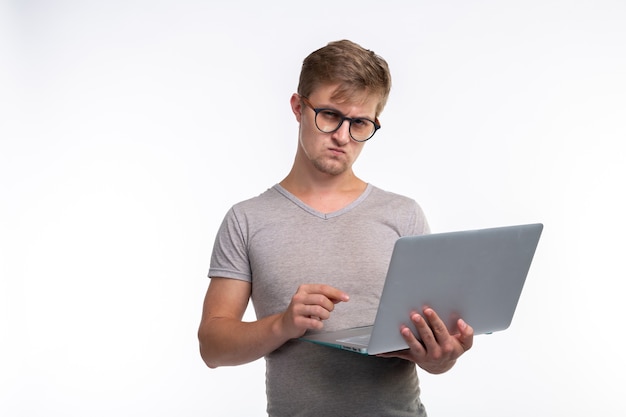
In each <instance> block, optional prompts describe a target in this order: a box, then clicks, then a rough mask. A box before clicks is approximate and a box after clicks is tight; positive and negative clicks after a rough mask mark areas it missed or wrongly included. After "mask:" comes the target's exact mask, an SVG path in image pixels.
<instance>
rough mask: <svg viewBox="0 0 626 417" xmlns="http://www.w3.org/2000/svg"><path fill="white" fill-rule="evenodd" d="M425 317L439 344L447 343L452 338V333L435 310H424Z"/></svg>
mask: <svg viewBox="0 0 626 417" xmlns="http://www.w3.org/2000/svg"><path fill="white" fill-rule="evenodd" d="M424 316H426V319H427V320H428V326H429V327H430V330H431V332H432V334H433V336H434V337H435V339H436V340H437V341H438V342H439V343H443V342H445V341H446V340H447V339H448V338H449V337H450V332H449V331H448V328H447V327H446V324H445V323H444V322H443V320H441V319H440V318H439V316H438V315H437V313H436V312H435V310H433V309H432V308H426V309H424Z"/></svg>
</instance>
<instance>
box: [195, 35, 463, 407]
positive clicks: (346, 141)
mask: <svg viewBox="0 0 626 417" xmlns="http://www.w3.org/2000/svg"><path fill="white" fill-rule="evenodd" d="M390 89H391V77H390V74H389V69H388V67H387V63H386V62H385V61H384V60H383V59H382V58H381V57H379V56H377V55H376V54H374V53H373V52H372V51H368V50H366V49H363V48H362V47H360V46H359V45H357V44H354V43H352V42H350V41H345V40H344V41H339V42H331V43H329V44H328V45H327V46H326V47H323V48H321V49H319V50H317V51H315V52H313V53H312V54H311V55H309V56H308V57H307V58H306V59H305V61H304V63H303V66H302V72H301V75H300V83H299V86H298V93H297V94H293V96H292V97H291V109H292V111H293V113H294V115H295V118H296V120H297V121H298V123H299V132H298V148H297V151H296V156H295V160H294V163H293V166H292V169H291V171H290V172H289V174H288V175H287V176H286V177H285V178H284V179H283V180H282V181H281V182H280V183H279V184H277V185H275V186H274V187H272V188H270V189H269V190H267V191H266V192H264V193H263V194H261V195H259V196H258V197H255V198H252V199H250V200H247V201H244V202H241V203H239V204H236V205H235V206H233V208H232V209H231V210H230V211H229V212H228V213H227V215H226V217H225V219H224V221H223V223H222V225H221V228H220V230H219V232H218V235H217V237H216V240H215V245H214V248H213V254H212V257H211V266H210V270H209V276H210V277H211V283H210V285H209V288H208V290H207V294H206V298H205V302H204V310H203V314H202V321H201V324H200V329H199V332H198V336H199V340H200V352H201V355H202V358H203V360H204V361H205V362H206V364H207V365H208V366H209V367H211V368H215V367H218V366H225V365H238V364H243V363H247V362H250V361H254V360H256V359H259V358H261V357H265V359H266V367H267V372H266V385H267V398H268V403H267V411H268V414H269V415H270V416H291V417H293V416H321V415H323V416H367V415H371V416H424V415H426V412H425V410H424V407H423V405H422V403H421V401H420V397H419V394H420V390H419V381H418V378H417V372H416V366H415V365H417V366H419V367H421V368H422V369H424V370H426V371H428V372H431V373H442V372H445V371H447V370H448V369H450V368H451V367H452V366H453V365H454V363H455V361H456V359H457V358H458V357H459V356H461V355H462V354H463V353H464V352H465V351H466V350H468V349H469V348H470V347H471V346H472V341H473V330H472V328H471V327H470V326H469V325H467V324H465V323H464V322H463V321H462V320H459V322H458V329H457V331H456V332H453V333H454V334H452V335H451V334H449V332H448V330H447V329H446V326H445V325H444V323H443V322H442V321H441V320H440V319H439V318H438V316H437V315H436V313H435V312H434V311H433V310H432V309H426V310H425V311H423V312H419V314H418V312H415V313H414V314H412V315H411V317H410V319H411V320H412V321H413V323H414V324H415V326H416V329H417V330H418V333H419V337H420V338H421V340H422V342H419V341H418V339H417V337H416V335H414V334H413V333H412V332H411V330H409V329H408V328H406V327H405V328H402V329H399V330H398V331H400V332H401V333H402V335H403V337H404V339H405V340H406V342H407V344H408V345H409V347H410V348H409V349H407V350H404V351H400V352H392V353H388V354H384V355H379V356H374V357H372V356H365V355H359V354H355V353H352V352H346V351H341V350H338V349H332V348H328V347H325V346H318V345H315V344H311V343H307V342H303V341H299V340H297V338H298V337H300V336H302V335H303V334H304V333H305V332H307V331H320V330H321V329H324V330H335V329H340V328H347V327H353V326H361V325H368V324H371V323H373V321H374V317H375V314H376V308H377V306H378V300H379V297H380V294H381V292H382V286H383V281H384V279H385V275H386V272H387V266H388V262H389V259H390V257H391V251H392V249H393V245H394V243H395V241H396V239H397V238H398V237H400V236H404V235H416V234H423V233H428V232H429V229H428V224H427V222H426V219H425V217H424V214H423V212H422V210H421V209H420V207H419V206H418V205H417V203H416V202H415V201H413V200H412V199H409V198H407V197H403V196H400V195H397V194H393V193H390V192H386V191H383V190H381V189H379V188H376V187H374V186H373V185H371V184H368V183H366V182H364V181H363V180H361V179H360V178H358V177H357V176H356V175H355V173H354V172H353V170H352V165H353V164H354V162H355V161H356V159H357V158H358V156H359V154H360V152H361V151H362V149H363V147H364V145H365V142H366V141H367V140H368V139H370V138H371V137H372V136H373V135H374V134H375V133H376V131H377V130H378V129H379V128H380V123H379V121H378V116H379V115H380V113H381V112H382V110H383V108H384V106H385V103H386V101H387V97H388V95H389V91H390ZM250 299H251V300H252V302H253V305H254V308H255V311H256V315H257V320H256V321H254V322H242V317H243V314H244V312H245V309H246V307H247V305H248V301H249V300H250Z"/></svg>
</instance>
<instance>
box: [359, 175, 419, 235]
mask: <svg viewBox="0 0 626 417" xmlns="http://www.w3.org/2000/svg"><path fill="white" fill-rule="evenodd" d="M370 187H371V189H372V191H371V192H370V200H371V201H370V204H371V205H372V207H373V208H374V209H375V210H379V212H380V213H384V216H385V217H387V218H392V219H394V221H395V222H397V223H398V224H401V225H404V228H403V232H402V235H413V234H426V233H429V232H430V228H429V226H428V221H427V220H426V215H425V213H424V210H423V209H422V207H421V206H420V205H419V203H418V202H417V201H416V200H415V199H413V198H411V197H407V196H405V195H402V194H398V193H394V192H391V191H386V190H383V189H381V188H378V187H376V186H373V185H370Z"/></svg>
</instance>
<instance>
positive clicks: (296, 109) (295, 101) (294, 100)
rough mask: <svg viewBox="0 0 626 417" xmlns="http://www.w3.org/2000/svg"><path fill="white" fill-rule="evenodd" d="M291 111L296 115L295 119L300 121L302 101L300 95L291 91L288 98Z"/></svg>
mask: <svg viewBox="0 0 626 417" xmlns="http://www.w3.org/2000/svg"><path fill="white" fill-rule="evenodd" d="M290 104H291V111H292V112H293V114H295V116H296V120H297V121H298V123H300V120H301V119H302V101H300V96H299V95H298V94H296V93H293V95H292V96H291V100H290Z"/></svg>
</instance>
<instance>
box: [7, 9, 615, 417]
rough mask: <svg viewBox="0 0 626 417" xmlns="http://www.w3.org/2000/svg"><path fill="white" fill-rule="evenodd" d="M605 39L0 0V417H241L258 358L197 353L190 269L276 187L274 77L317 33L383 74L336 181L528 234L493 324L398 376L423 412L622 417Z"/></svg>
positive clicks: (257, 410)
mask: <svg viewBox="0 0 626 417" xmlns="http://www.w3.org/2000/svg"><path fill="white" fill-rule="evenodd" d="M624 22H626V3H625V2H623V1H617V0H616V1H609V0H598V1H583V0H572V1H553V0H545V1H539V0H526V1H521V0H512V1H486V0H483V1H461V0H443V1H437V2H428V1H414V2H404V1H398V0H391V1H387V2H379V1H369V0H362V1H337V2H331V3H325V2H304V3H302V2H291V1H284V2H283V1H266V2H253V1H232V2H228V3H227V2H211V1H207V2H205V1H189V0H182V1H132V0H131V1H109V2H96V1H38V0H28V1H26V0H24V1H17V0H13V1H0V340H1V343H0V415H2V416H64V417H68V416H85V415H89V416H110V415H116V416H137V415H153V416H218V415H224V416H254V415H263V414H264V409H265V394H264V381H263V380H264V370H263V367H264V363H263V361H262V360H261V361H257V362H254V363H252V364H249V365H246V366H241V367H236V368H220V369H216V370H209V369H208V368H206V367H205V366H204V364H203V363H202V361H201V359H200V357H199V354H198V348H197V340H196V329H197V325H198V322H199V318H200V311H201V304H202V299H203V296H204V292H205V290H206V286H207V285H208V279H207V278H206V273H207V270H208V262H209V256H210V252H211V248H212V243H213V238H214V235H215V232H216V230H217V228H218V226H219V224H220V222H221V219H222V216H223V215H224V213H225V212H226V210H227V209H228V208H229V207H230V206H231V205H232V204H233V203H235V202H237V201H239V200H242V199H244V198H248V197H251V196H254V195H257V194H259V193H260V192H262V191H264V190H265V189H266V188H268V187H269V186H271V185H273V184H274V183H276V182H278V181H280V180H281V179H282V178H283V177H284V175H285V174H286V173H287V170H288V169H289V167H290V165H291V162H292V158H293V153H294V151H295V144H296V130H297V124H296V122H295V120H294V118H293V116H292V114H291V111H290V109H289V97H290V94H291V93H292V92H294V91H295V88H296V84H297V78H298V72H299V66H300V64H301V62H302V59H303V58H304V57H305V56H306V55H307V54H308V53H309V52H311V51H313V50H314V49H317V48H318V47H321V46H323V45H324V44H326V43H327V42H328V41H331V40H336V39H342V38H348V39H351V40H354V41H356V42H358V43H360V44H361V45H363V46H365V47H367V48H370V49H373V50H374V51H376V52H377V53H379V54H381V55H382V56H383V57H385V58H386V59H387V61H388V62H389V64H390V66H391V70H392V75H393V83H394V86H393V90H392V94H391V97H390V99H389V104H388V106H387V108H386V109H385V111H384V113H383V114H382V117H381V121H382V124H383V129H382V130H381V131H380V132H379V133H378V134H377V136H376V138H375V139H374V140H372V141H371V142H369V143H368V144H367V146H366V148H365V149H364V151H363V153H362V155H361V159H360V160H359V161H358V163H357V166H356V170H357V173H358V174H359V175H360V176H361V177H363V178H364V179H365V180H367V181H369V182H371V183H373V184H375V185H378V186H379V187H382V188H385V189H388V190H391V191H395V192H399V193H403V194H406V195H409V196H411V197H413V198H415V199H416V200H417V201H418V202H420V204H421V205H422V206H423V208H424V209H425V211H426V214H427V216H428V217H429V221H430V223H431V227H432V229H433V231H435V232H440V231H449V230H458V229H469V228H478V227H489V226H499V225H505V224H514V223H525V222H535V221H539V222H543V223H544V224H545V230H544V235H543V238H542V241H541V243H540V246H539V248H538V251H537V255H536V257H535V261H534V264H533V266H532V268H531V272H530V275H529V278H528V281H527V285H526V287H525V289H524V293H523V295H522V298H521V300H520V304H519V306H518V310H517V313H516V317H515V319H514V321H513V324H512V326H511V327H510V328H509V329H508V330H507V331H505V332H501V333H497V334H494V335H491V336H479V337H477V338H476V341H475V347H474V349H473V350H472V351H470V352H469V353H468V354H467V355H466V356H464V357H463V358H462V360H460V361H459V363H458V365H457V366H456V368H454V369H453V370H452V371H450V372H449V373H447V374H444V375H439V376H431V375H427V374H425V373H422V374H421V378H422V389H423V396H422V399H423V401H424V402H425V404H426V406H427V408H428V410H429V413H430V415H431V416H450V415H464V416H477V417H478V416H481V417H488V416H493V417H500V416H527V415H534V416H556V415H559V416H565V415H567V416H587V415H598V414H601V415H604V416H623V415H625V414H626V405H625V403H624V401H623V399H622V396H623V393H622V391H623V389H624V387H625V386H626V365H625V364H624V359H623V353H622V351H623V347H624V342H625V339H624V336H623V334H624V332H623V328H624V324H623V323H624V321H623V319H622V317H623V313H622V305H623V295H622V294H623V292H622V287H623V285H622V284H621V282H622V281H623V279H624V278H625V275H626V274H625V272H626V268H625V267H624V262H623V252H624V247H625V246H624V243H623V240H624V233H625V232H626V227H625V221H624V213H625V212H626V204H625V203H624V188H625V187H624V179H625V178H626V154H625V151H624V146H623V143H624V140H625V139H626V24H624ZM346 256H349V250H347V251H346ZM247 317H248V318H249V319H252V315H250V314H248V315H247Z"/></svg>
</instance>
